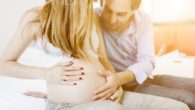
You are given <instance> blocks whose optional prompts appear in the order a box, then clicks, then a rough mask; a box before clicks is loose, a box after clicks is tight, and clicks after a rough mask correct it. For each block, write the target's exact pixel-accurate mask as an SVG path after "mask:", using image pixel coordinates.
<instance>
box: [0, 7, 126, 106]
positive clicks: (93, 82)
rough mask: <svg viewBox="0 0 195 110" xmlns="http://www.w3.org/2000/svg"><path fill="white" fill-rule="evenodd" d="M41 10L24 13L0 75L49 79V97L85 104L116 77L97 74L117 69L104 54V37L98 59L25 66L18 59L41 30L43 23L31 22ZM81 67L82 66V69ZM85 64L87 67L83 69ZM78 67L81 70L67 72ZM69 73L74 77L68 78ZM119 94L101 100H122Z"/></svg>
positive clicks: (0, 60) (50, 98) (3, 57)
mask: <svg viewBox="0 0 195 110" xmlns="http://www.w3.org/2000/svg"><path fill="white" fill-rule="evenodd" d="M39 11H40V8H35V9H31V10H28V11H27V12H26V13H25V14H24V15H23V17H22V19H21V21H20V24H19V26H18V28H17V31H16V33H15V35H14V37H13V39H12V40H11V42H10V43H9V45H8V46H7V48H6V51H5V52H4V54H3V56H2V57H1V59H0V73H1V75H5V76H10V77H18V78H27V79H45V80H47V87H48V98H49V100H51V101H53V102H56V103H64V102H70V103H83V102H85V101H90V100H93V98H92V96H93V91H94V90H95V89H97V88H98V87H100V86H101V85H103V84H104V83H105V82H106V80H113V79H112V77H111V78H110V79H109V78H107V79H105V78H104V77H102V76H101V75H98V72H99V71H100V70H101V71H104V68H105V69H106V70H110V71H114V69H113V67H112V66H111V64H110V63H109V61H108V59H107V56H106V54H105V50H104V45H103V39H102V38H101V37H100V38H99V39H100V45H99V48H98V54H99V61H98V60H96V61H95V62H96V63H94V62H93V63H91V62H87V61H83V60H78V59H77V60H73V61H72V63H73V64H71V63H69V62H66V63H65V62H61V63H59V64H57V65H54V66H52V67H50V68H42V67H32V66H26V65H22V64H19V63H18V62H17V60H18V58H19V57H20V56H21V54H22V53H23V51H24V50H25V49H26V48H27V46H28V45H29V44H30V43H31V42H32V41H33V40H34V38H35V37H37V36H35V35H37V34H36V33H38V32H39V30H38V29H39V27H40V23H39V22H35V23H34V22H33V23H29V22H31V21H33V20H34V19H35V18H36V17H37V14H38V12H39ZM96 28H97V32H98V35H99V36H101V32H100V30H99V29H98V27H96ZM38 36H39V35H38ZM98 62H101V63H98ZM70 65H72V66H70ZM80 66H82V67H81V68H80ZM102 66H103V67H104V68H103V67H102ZM77 67H79V68H77ZM84 67H85V69H82V68H84ZM75 69H77V70H81V71H80V72H68V71H71V70H75ZM83 73H84V74H83ZM70 74H71V77H67V76H69V75H70ZM116 89H118V88H116ZM75 91H76V92H75ZM121 91H122V90H121V89H120V92H121ZM65 92H66V93H65ZM67 94H68V95H67ZM117 94H118V92H116V94H109V95H107V96H105V97H102V98H101V99H109V97H110V96H113V98H114V99H115V101H119V100H120V98H119V96H118V95H117ZM67 96H68V97H67ZM81 96H83V97H81ZM116 96H117V97H116ZM78 99H80V100H78Z"/></svg>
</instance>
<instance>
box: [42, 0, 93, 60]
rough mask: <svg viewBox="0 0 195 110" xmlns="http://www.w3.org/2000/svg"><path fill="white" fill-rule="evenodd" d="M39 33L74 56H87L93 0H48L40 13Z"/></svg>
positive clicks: (91, 26)
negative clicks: (87, 40) (86, 47)
mask: <svg viewBox="0 0 195 110" xmlns="http://www.w3.org/2000/svg"><path fill="white" fill-rule="evenodd" d="M39 18H40V22H41V33H42V35H43V36H46V37H47V38H48V41H49V42H50V43H51V44H53V46H55V47H58V48H59V49H61V50H62V52H63V53H64V54H68V55H70V56H71V57H74V58H84V59H85V58H87V55H86V50H85V45H86V39H91V35H92V28H93V23H94V19H93V18H94V14H93V0H48V1H47V2H46V4H45V6H44V7H43V8H42V10H41V12H40V15H39Z"/></svg>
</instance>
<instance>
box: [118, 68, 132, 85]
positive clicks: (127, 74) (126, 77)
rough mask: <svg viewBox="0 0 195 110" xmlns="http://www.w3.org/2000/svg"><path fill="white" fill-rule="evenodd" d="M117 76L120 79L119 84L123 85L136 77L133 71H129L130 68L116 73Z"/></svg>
mask: <svg viewBox="0 0 195 110" xmlns="http://www.w3.org/2000/svg"><path fill="white" fill-rule="evenodd" d="M118 77H119V80H120V85H121V86H122V85H124V84H127V83H130V82H135V81H136V78H135V75H134V73H133V72H131V71H130V70H126V71H123V72H120V73H118Z"/></svg>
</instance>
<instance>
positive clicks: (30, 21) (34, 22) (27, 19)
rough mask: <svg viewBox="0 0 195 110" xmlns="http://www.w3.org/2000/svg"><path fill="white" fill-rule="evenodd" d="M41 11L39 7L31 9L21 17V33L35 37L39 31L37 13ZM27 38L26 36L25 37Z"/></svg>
mask: <svg viewBox="0 0 195 110" xmlns="http://www.w3.org/2000/svg"><path fill="white" fill-rule="evenodd" d="M40 11H41V8H40V7H36V8H32V9H29V10H27V11H26V12H25V13H24V14H23V16H22V17H21V20H20V23H19V28H20V29H22V33H23V34H24V35H25V34H28V36H30V35H35V34H36V33H38V31H39V29H40V28H39V27H40V21H39V13H40ZM26 36H27V35H26Z"/></svg>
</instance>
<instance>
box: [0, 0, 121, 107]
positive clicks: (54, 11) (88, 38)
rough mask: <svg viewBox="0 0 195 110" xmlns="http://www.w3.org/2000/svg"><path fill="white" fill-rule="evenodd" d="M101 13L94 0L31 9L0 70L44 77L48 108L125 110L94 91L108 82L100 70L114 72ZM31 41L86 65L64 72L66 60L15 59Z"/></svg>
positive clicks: (59, 0)
mask: <svg viewBox="0 0 195 110" xmlns="http://www.w3.org/2000/svg"><path fill="white" fill-rule="evenodd" d="M97 18H98V17H97V15H96V14H95V13H94V10H93V0H50V1H48V2H47V3H46V4H45V5H44V6H43V7H37V8H34V9H30V10H28V11H27V12H26V13H25V14H24V16H23V17H22V19H21V22H20V24H19V27H18V29H17V32H16V34H15V36H14V38H13V40H12V41H11V42H10V44H9V45H8V47H7V49H6V51H5V53H4V55H3V56H2V59H1V60H0V61H1V63H0V67H1V68H0V73H4V74H3V75H6V76H13V77H19V78H31V79H46V80H47V93H48V100H49V101H48V104H47V106H46V110H60V109H66V108H68V109H71V110H72V109H75V110H78V109H82V110H94V108H95V109H97V110H121V109H122V106H121V105H120V104H119V103H116V102H112V101H106V100H99V101H93V100H92V96H93V92H94V90H95V89H97V88H98V87H100V86H101V85H103V84H104V83H105V81H106V79H105V78H104V77H102V76H100V75H98V72H99V71H104V70H105V69H106V70H110V71H114V69H113V67H112V66H111V64H110V63H109V62H108V60H107V57H106V54H105V51H104V45H103V40H102V38H101V37H102V36H101V31H100V30H99V28H98V27H99V24H98V19H97ZM32 41H36V42H37V45H41V46H42V48H43V49H44V50H45V51H46V52H48V53H49V54H51V55H53V56H55V57H59V58H63V57H69V58H72V59H73V60H72V65H73V66H82V67H83V68H85V69H84V70H82V68H80V69H81V70H82V72H81V73H80V74H74V73H73V72H72V73H69V74H64V73H65V71H69V70H67V69H66V70H65V68H64V67H65V66H66V63H65V62H62V61H63V59H61V62H58V64H56V65H53V66H51V67H49V68H40V67H30V66H26V65H21V64H19V63H17V60H18V58H19V57H20V55H21V54H22V53H23V51H24V50H25V48H26V47H27V46H28V45H29V44H30V43H31V42H32ZM48 63H49V62H48ZM70 69H71V68H70ZM70 74H71V75H73V74H74V77H71V79H70V77H68V76H69V75H70ZM58 79H60V80H58ZM67 80H69V81H68V83H67V82H66V81H67ZM70 80H72V83H71V82H70ZM79 80H81V81H79ZM77 81H79V83H77ZM106 98H107V97H106Z"/></svg>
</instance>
